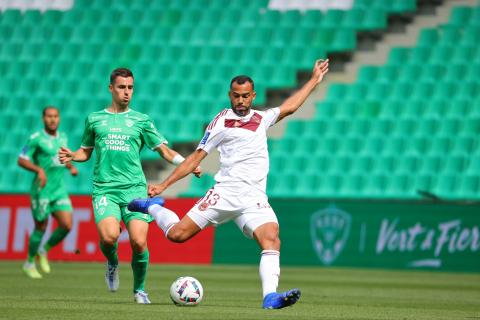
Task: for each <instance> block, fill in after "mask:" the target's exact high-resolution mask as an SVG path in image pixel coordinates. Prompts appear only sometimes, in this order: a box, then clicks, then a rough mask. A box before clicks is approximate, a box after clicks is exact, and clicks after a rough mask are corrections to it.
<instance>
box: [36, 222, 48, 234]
mask: <svg viewBox="0 0 480 320" xmlns="http://www.w3.org/2000/svg"><path fill="white" fill-rule="evenodd" d="M47 225H48V220H45V221H35V229H36V230H39V231H42V232H45V230H47Z"/></svg>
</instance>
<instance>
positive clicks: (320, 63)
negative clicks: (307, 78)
mask: <svg viewBox="0 0 480 320" xmlns="http://www.w3.org/2000/svg"><path fill="white" fill-rule="evenodd" d="M327 72H328V59H327V60H322V59H319V60H317V61H315V65H314V66H313V71H312V79H314V80H315V83H316V84H319V83H320V82H321V81H322V80H323V76H324V75H325V74H326V73H327Z"/></svg>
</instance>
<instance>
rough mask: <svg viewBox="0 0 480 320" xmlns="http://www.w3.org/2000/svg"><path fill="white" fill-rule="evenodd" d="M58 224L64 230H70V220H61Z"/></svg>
mask: <svg viewBox="0 0 480 320" xmlns="http://www.w3.org/2000/svg"><path fill="white" fill-rule="evenodd" d="M58 226H59V227H60V228H62V229H63V230H65V231H66V232H70V230H72V221H63V222H61V223H59V224H58Z"/></svg>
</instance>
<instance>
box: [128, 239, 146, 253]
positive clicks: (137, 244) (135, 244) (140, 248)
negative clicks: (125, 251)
mask: <svg viewBox="0 0 480 320" xmlns="http://www.w3.org/2000/svg"><path fill="white" fill-rule="evenodd" d="M130 246H131V247H132V250H133V251H134V252H144V251H145V250H147V239H132V240H130Z"/></svg>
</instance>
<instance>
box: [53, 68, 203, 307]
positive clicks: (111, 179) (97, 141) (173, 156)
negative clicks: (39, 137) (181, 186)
mask: <svg viewBox="0 0 480 320" xmlns="http://www.w3.org/2000/svg"><path fill="white" fill-rule="evenodd" d="M133 83H134V79H133V74H132V72H131V71H130V70H129V69H126V68H118V69H115V70H113V72H112V74H111V75H110V87H109V88H110V92H111V94H112V103H111V105H110V106H109V107H107V108H106V109H104V110H101V111H97V112H93V113H92V114H90V115H89V116H88V117H87V120H86V122H85V130H84V134H83V138H82V146H81V148H80V149H78V150H77V151H75V152H72V151H71V150H69V149H67V148H61V149H60V152H59V158H60V161H61V162H62V163H68V162H69V161H80V162H81V161H87V160H88V159H90V157H91V155H92V152H93V150H95V152H96V159H95V168H94V174H93V175H94V178H93V197H92V202H93V210H94V215H95V222H96V223H97V229H98V232H99V235H100V248H101V250H102V252H103V254H104V256H105V257H106V258H107V270H106V273H105V280H106V283H107V286H108V288H109V290H110V291H112V292H114V291H116V290H117V289H118V286H119V277H118V256H117V240H118V237H119V236H120V231H119V230H120V221H121V220H123V222H124V223H125V225H126V227H127V230H128V234H129V237H130V244H131V247H132V264H131V265H132V270H133V292H134V301H136V302H137V303H140V304H148V303H150V300H149V298H148V295H147V293H145V288H144V287H145V276H146V272H147V266H148V260H149V253H148V248H147V233H148V224H149V223H150V222H151V221H152V220H153V219H152V217H151V216H150V215H148V214H143V213H140V212H130V211H129V210H128V209H127V204H128V203H129V202H130V201H131V200H133V199H136V198H144V197H146V195H147V185H146V180H145V176H144V174H143V171H142V166H141V162H140V150H141V149H142V148H143V146H144V145H146V146H147V147H148V148H150V149H152V150H155V151H157V152H158V153H159V154H160V155H161V156H162V157H163V158H164V159H165V160H167V161H168V162H171V163H173V164H176V165H178V164H180V163H181V162H182V161H183V160H184V159H183V157H182V156H181V155H179V154H178V153H177V152H176V151H173V150H172V149H170V148H169V147H168V146H167V140H166V139H165V138H164V137H163V136H162V135H161V134H160V133H159V132H158V131H157V129H156V128H155V125H154V124H153V122H152V120H151V119H150V117H149V116H147V115H145V114H142V113H139V112H136V111H134V110H132V109H130V108H129V103H130V100H131V98H132V95H133ZM194 174H196V175H200V168H197V169H196V171H195V172H194Z"/></svg>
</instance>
